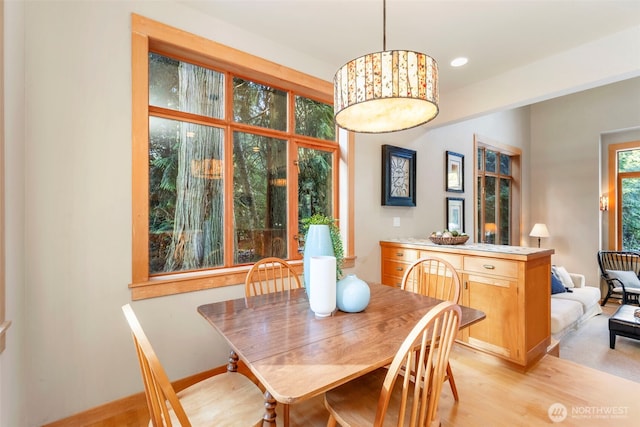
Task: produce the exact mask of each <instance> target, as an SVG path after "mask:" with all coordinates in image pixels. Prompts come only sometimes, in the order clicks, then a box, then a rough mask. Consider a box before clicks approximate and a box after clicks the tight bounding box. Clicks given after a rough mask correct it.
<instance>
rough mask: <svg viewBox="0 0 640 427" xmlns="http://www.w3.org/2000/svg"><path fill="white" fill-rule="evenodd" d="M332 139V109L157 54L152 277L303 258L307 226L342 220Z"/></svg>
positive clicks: (152, 59)
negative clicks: (300, 248)
mask: <svg viewBox="0 0 640 427" xmlns="http://www.w3.org/2000/svg"><path fill="white" fill-rule="evenodd" d="M228 98H231V99H228ZM227 105H229V106H230V111H226V110H225V106H227ZM290 114H293V118H292V119H291V118H290ZM289 123H293V126H292V127H293V129H289ZM335 138H336V135H335V124H334V121H333V107H332V106H331V105H328V104H324V103H321V102H318V101H316V100H313V99H310V98H307V97H304V96H301V95H299V94H295V93H294V92H293V91H286V90H281V89H279V88H274V87H271V86H269V85H266V84H263V83H260V82H254V81H251V80H247V79H245V78H241V77H239V76H234V75H233V74H232V73H229V72H225V71H220V70H213V69H209V68H206V67H203V66H200V65H195V64H190V63H188V62H185V61H180V60H177V59H173V58H170V57H167V56H163V55H160V54H157V53H150V54H149V273H150V274H152V275H153V274H155V275H158V274H166V273H171V272H180V271H194V270H203V269H210V268H221V267H231V266H234V265H242V264H249V263H253V262H255V261H257V260H259V259H261V258H264V257H268V256H277V257H281V258H292V257H295V256H297V251H296V250H294V249H296V248H295V243H294V242H295V241H294V240H293V239H292V237H293V236H295V235H296V234H297V233H298V227H299V221H300V219H301V218H304V217H306V216H310V215H313V214H314V213H322V214H325V215H328V216H335V212H334V210H335V209H336V206H334V203H333V200H334V193H335V191H336V189H335V185H336V182H335V181H336V176H337V175H336V162H337V158H338V156H337V153H338V145H337V143H336V142H335ZM294 168H295V169H294ZM229 181H230V182H229ZM292 188H293V189H297V191H295V192H291V191H290V189H292ZM296 193H297V197H294V196H292V195H295V194H296ZM290 212H294V213H295V216H294V217H296V216H297V221H290V218H291V217H292V216H291V214H290ZM225 248H227V250H225ZM229 248H233V250H232V251H230V250H228V249H229ZM226 252H232V253H226Z"/></svg>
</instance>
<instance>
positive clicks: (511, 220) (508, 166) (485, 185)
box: [474, 135, 521, 245]
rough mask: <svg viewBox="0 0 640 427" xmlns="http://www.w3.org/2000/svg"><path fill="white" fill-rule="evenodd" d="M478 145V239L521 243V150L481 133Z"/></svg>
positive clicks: (476, 220) (476, 164)
mask: <svg viewBox="0 0 640 427" xmlns="http://www.w3.org/2000/svg"><path fill="white" fill-rule="evenodd" d="M474 147H475V153H476V162H475V168H474V171H475V183H476V186H475V200H476V215H475V230H476V241H477V242H482V243H491V244H498V245H513V244H514V243H515V244H519V241H520V227H521V226H520V203H521V202H520V199H521V196H520V193H521V192H520V161H521V159H520V157H521V150H520V149H518V148H516V147H510V146H507V145H503V144H499V143H496V142H495V141H491V140H489V139H488V138H486V137H481V136H478V135H476V136H475V138H474Z"/></svg>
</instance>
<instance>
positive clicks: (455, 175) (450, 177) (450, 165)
mask: <svg viewBox="0 0 640 427" xmlns="http://www.w3.org/2000/svg"><path fill="white" fill-rule="evenodd" d="M445 163H446V167H445V171H446V172H445V173H446V176H445V177H444V178H445V182H446V183H447V184H446V188H445V190H446V191H451V192H454V193H464V155H462V154H458V153H454V152H453V151H447V155H446V161H445Z"/></svg>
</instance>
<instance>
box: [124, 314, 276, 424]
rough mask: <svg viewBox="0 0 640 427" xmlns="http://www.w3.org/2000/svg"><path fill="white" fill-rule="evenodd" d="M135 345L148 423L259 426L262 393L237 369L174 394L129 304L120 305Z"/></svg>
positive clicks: (230, 364) (262, 413) (262, 411)
mask: <svg viewBox="0 0 640 427" xmlns="http://www.w3.org/2000/svg"><path fill="white" fill-rule="evenodd" d="M122 311H123V312H124V315H125V317H126V319H127V322H128V323H129V327H130V328H131V333H132V335H133V342H134V344H135V347H136V353H137V355H138V361H139V362H140V370H141V372H142V382H143V383H144V391H145V395H146V398H147V407H148V409H149V415H150V417H151V419H150V421H149V425H150V426H154V427H158V426H168V427H170V426H172V425H180V426H182V427H187V426H212V425H215V426H259V425H262V420H263V416H264V413H265V412H264V398H263V395H262V392H261V391H260V389H259V388H258V386H256V385H255V384H254V383H253V382H251V381H250V380H249V379H248V378H247V377H245V376H244V375H242V374H240V373H238V372H234V371H233V370H234V368H236V369H237V365H236V363H237V361H238V359H237V356H236V358H235V360H230V361H229V362H230V363H229V366H228V367H227V369H228V372H226V373H223V374H219V375H214V376H213V377H209V378H207V379H205V380H202V381H200V382H198V383H196V384H194V385H192V386H190V387H187V388H186V389H184V390H182V391H180V392H178V393H176V392H175V390H174V388H173V386H172V385H171V382H170V381H169V378H168V377H167V374H166V372H165V370H164V368H163V367H162V365H161V364H160V360H158V357H157V356H156V353H155V351H154V350H153V348H152V347H151V343H150V342H149V340H148V339H147V336H146V334H145V333H144V331H143V330H142V326H140V322H138V319H137V317H136V315H135V313H134V312H133V309H132V308H131V306H130V305H129V304H126V305H124V306H122Z"/></svg>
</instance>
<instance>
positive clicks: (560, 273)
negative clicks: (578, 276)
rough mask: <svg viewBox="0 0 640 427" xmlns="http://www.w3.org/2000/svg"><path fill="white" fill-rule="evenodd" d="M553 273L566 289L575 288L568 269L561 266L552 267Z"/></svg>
mask: <svg viewBox="0 0 640 427" xmlns="http://www.w3.org/2000/svg"><path fill="white" fill-rule="evenodd" d="M551 273H552V274H553V275H554V276H556V277H557V278H558V279H560V281H561V282H562V284H563V285H564V286H565V288H573V287H574V286H575V285H574V283H573V280H571V275H570V274H569V272H568V271H567V269H566V268H564V267H562V266H561V265H554V266H551Z"/></svg>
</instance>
